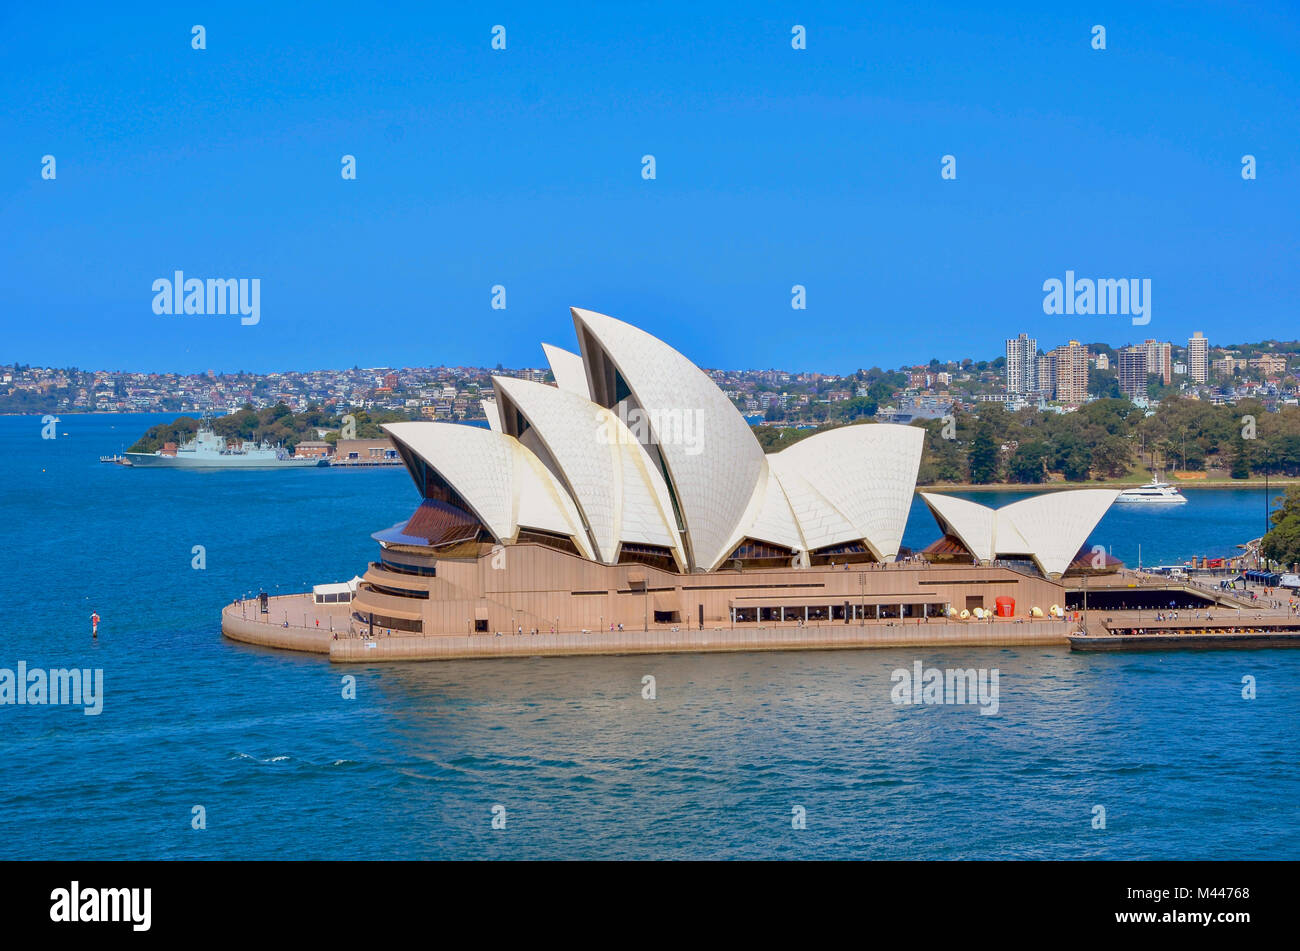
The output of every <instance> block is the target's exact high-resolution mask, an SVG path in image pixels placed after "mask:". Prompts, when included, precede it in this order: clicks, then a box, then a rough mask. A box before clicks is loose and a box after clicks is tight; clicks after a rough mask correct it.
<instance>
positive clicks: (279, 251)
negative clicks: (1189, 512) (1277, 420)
mask: <svg viewBox="0 0 1300 951" xmlns="http://www.w3.org/2000/svg"><path fill="white" fill-rule="evenodd" d="M793 16H794V14H789V13H787V12H785V11H781V10H777V9H774V8H763V7H755V8H749V9H746V10H745V11H738V12H736V13H733V14H731V15H729V16H728V17H727V18H725V20H723V21H719V20H718V18H717V17H715V16H713V15H710V14H708V13H707V12H705V11H702V10H698V9H695V8H691V7H686V6H684V5H682V6H677V7H673V6H671V5H670V6H669V7H663V6H662V5H660V6H657V7H656V10H655V16H654V17H650V18H647V17H645V16H644V15H642V13H641V12H640V11H637V10H635V9H620V8H608V7H606V8H593V9H589V10H583V11H582V12H581V14H580V15H579V14H578V13H577V12H576V11H574V12H573V15H570V16H565V15H564V14H563V12H562V11H561V12H559V13H557V12H556V11H554V10H552V11H547V12H546V13H545V14H544V15H543V14H542V13H540V12H539V11H536V10H533V9H531V8H529V7H527V6H526V5H515V4H509V3H508V4H506V5H504V6H503V7H501V8H499V9H495V10H493V11H492V12H491V13H490V14H479V13H476V12H474V11H463V10H450V11H438V12H437V13H436V15H435V14H434V13H433V12H432V11H430V10H428V9H425V8H421V7H418V6H412V7H410V8H408V9H401V10H398V11H395V12H394V13H392V14H391V15H389V16H386V17H377V16H372V15H370V14H369V13H366V12H364V11H348V10H338V11H335V12H334V13H333V14H332V15H331V16H329V17H319V18H318V17H298V16H296V15H294V14H292V13H289V12H280V11H275V10H273V9H269V8H262V7H256V6H252V5H248V6H244V7H238V8H235V9H232V10H230V11H227V12H224V13H223V15H222V16H221V18H220V19H219V20H217V19H214V20H213V22H211V23H207V24H205V28H206V34H205V35H206V43H205V46H204V47H203V48H202V49H194V48H192V45H191V23H190V22H187V21H182V20H180V19H179V18H175V17H159V16H157V15H155V14H152V13H146V12H143V11H132V10H125V11H117V12H115V13H114V14H113V15H112V16H109V15H108V14H107V13H105V12H102V11H97V10H93V9H87V10H85V11H83V15H80V16H77V17H72V18H69V19H68V20H67V21H66V22H63V23H48V22H45V20H44V18H43V16H42V15H41V14H40V13H39V12H38V11H34V10H22V9H17V10H14V11H10V13H9V16H8V18H7V25H6V30H5V31H4V36H3V38H0V43H2V44H3V49H4V53H5V63H6V66H7V68H6V69H5V70H4V71H3V73H0V76H3V79H0V82H2V83H3V86H2V87H0V89H3V92H4V93H5V97H4V98H5V101H8V102H13V103H34V102H39V103H40V104H41V107H40V108H39V109H24V110H20V111H15V112H14V113H13V114H11V115H10V116H9V117H8V119H7V132H8V134H7V135H6V143H5V144H6V147H5V149H4V150H3V152H2V153H0V171H3V175H0V227H4V229H5V231H6V233H8V234H11V235H15V236H17V237H18V240H16V241H15V242H13V245H14V246H13V250H12V253H11V254H10V255H7V256H6V259H5V261H4V262H3V263H0V288H3V292H4V296H5V301H6V305H7V317H8V321H7V336H8V340H7V342H8V344H9V346H10V348H11V352H15V353H19V354H21V355H22V358H23V359H25V360H28V361H30V362H32V363H40V364H51V365H69V364H72V365H79V366H82V365H87V364H89V363H92V362H95V363H104V364H107V365H116V366H130V365H135V366H167V367H173V368H176V369H178V370H185V371H198V370H203V369H207V368H208V367H210V366H216V367H235V366H239V367H242V368H244V369H247V370H251V371H257V372H265V371H268V370H272V369H275V368H280V367H284V366H287V365H290V364H294V365H298V366H342V365H352V364H354V363H355V364H358V365H381V364H387V363H396V362H415V361H409V360H399V359H396V358H395V357H394V356H393V354H394V352H395V350H394V346H395V342H400V344H399V345H400V347H401V348H402V349H403V350H404V351H405V352H411V351H413V350H419V351H425V352H434V351H435V350H436V352H437V353H438V354H439V355H440V356H439V358H440V359H442V360H445V361H446V362H449V363H453V364H470V363H474V362H478V361H480V360H484V359H487V358H489V353H488V345H487V343H486V341H484V340H483V338H482V336H481V327H482V325H483V324H485V323H488V322H490V323H491V325H492V326H493V328H494V332H495V333H494V335H495V336H497V338H498V339H497V340H496V341H494V342H493V348H494V349H493V351H492V353H491V357H495V358H496V359H500V360H501V361H502V362H504V363H510V364H516V365H519V364H524V363H529V362H534V361H535V360H536V359H537V358H536V356H535V349H534V347H533V345H532V344H530V343H528V342H526V341H531V340H533V339H535V337H537V336H540V337H542V338H543V339H550V338H553V337H556V336H557V335H558V338H557V339H554V341H553V342H555V343H556V344H558V345H561V346H572V345H573V341H572V340H571V339H570V338H569V336H568V333H567V330H566V328H564V327H562V326H558V325H556V324H555V323H554V322H553V315H554V314H555V313H557V312H563V309H564V308H566V307H568V306H570V305H577V306H586V307H593V308H597V309H601V310H605V311H609V312H616V313H619V314H622V315H624V316H625V317H627V318H628V319H629V320H634V321H636V322H637V323H638V324H639V325H642V326H646V327H647V328H649V329H650V330H652V331H654V332H656V333H661V334H663V335H665V336H668V337H671V338H672V339H674V340H677V341H679V343H680V345H681V346H682V348H683V351H684V352H689V353H690V354H691V356H692V359H694V360H696V361H697V362H698V363H700V364H701V365H706V366H728V365H730V366H737V365H739V366H768V365H773V364H775V363H777V362H785V363H788V364H790V365H795V366H814V365H816V366H819V367H820V368H821V369H822V370H824V371H825V372H837V373H846V372H849V371H851V370H852V369H854V367H853V366H850V365H848V363H841V360H845V359H852V360H853V361H854V362H856V363H860V364H861V365H865V366H871V365H882V366H883V365H885V364H888V363H893V362H895V361H896V358H895V357H894V356H893V354H895V353H899V352H904V353H918V352H919V351H922V350H924V351H928V352H926V353H924V354H923V355H918V359H927V358H929V357H930V356H934V357H938V358H940V359H950V358H952V357H953V356H955V355H958V354H964V353H969V352H972V351H973V350H975V349H977V348H979V347H981V346H982V345H983V343H984V342H986V341H988V340H989V339H998V338H1001V337H1007V336H1014V335H1015V333H1018V332H1019V331H1020V330H1025V329H1029V330H1031V331H1032V333H1033V335H1034V336H1035V337H1037V338H1039V339H1047V338H1052V339H1059V340H1062V341H1064V340H1069V339H1077V340H1088V339H1093V340H1105V341H1109V342H1110V343H1112V344H1114V345H1119V344H1120V343H1122V342H1124V340H1125V339H1126V338H1127V337H1129V336H1130V335H1131V334H1132V333H1133V330H1134V327H1133V324H1132V322H1131V320H1130V319H1129V318H1127V317H1123V316H1105V317H1103V316H1078V315H1068V310H1067V312H1066V314H1063V315H1061V316H1048V315H1047V314H1045V313H1044V285H1045V282H1049V281H1052V280H1059V278H1060V277H1061V275H1063V274H1071V273H1074V274H1078V275H1084V276H1086V277H1087V278H1088V279H1096V280H1099V281H1102V280H1106V279H1119V280H1121V281H1123V280H1132V281H1140V282H1143V286H1145V282H1147V281H1149V282H1150V289H1151V296H1150V297H1149V298H1144V302H1145V305H1146V307H1147V311H1146V312H1144V316H1143V317H1142V318H1141V319H1150V321H1151V323H1150V324H1149V325H1146V326H1144V327H1142V328H1141V329H1142V331H1144V333H1143V336H1152V335H1158V336H1160V337H1162V338H1165V339H1175V340H1180V339H1183V338H1185V337H1186V336H1188V335H1189V333H1190V331H1192V330H1194V329H1196V328H1198V327H1199V328H1201V329H1203V330H1204V331H1205V333H1206V334H1207V335H1209V336H1210V337H1211V338H1217V339H1222V338H1224V337H1226V336H1227V335H1228V334H1229V333H1232V334H1242V335H1244V336H1247V337H1264V336H1270V335H1273V334H1275V333H1276V332H1277V331H1276V328H1278V327H1281V326H1286V325H1287V323H1288V322H1289V321H1292V320H1293V319H1294V288H1293V286H1292V282H1291V281H1290V270H1291V258H1292V255H1291V253H1290V252H1291V247H1292V245H1293V241H1292V232H1293V225H1292V223H1293V222H1294V221H1295V220H1296V217H1297V212H1300V195H1297V193H1296V191H1295V190H1294V189H1293V188H1290V187H1289V186H1288V184H1287V183H1288V182H1289V181H1290V180H1292V179H1293V177H1294V175H1295V173H1296V171H1297V169H1296V165H1297V162H1300V157H1297V156H1296V154H1295V150H1294V148H1293V147H1292V146H1293V140H1294V133H1293V129H1294V125H1295V118H1296V116H1295V107H1294V103H1295V102H1296V101H1300V78H1298V77H1297V76H1296V74H1295V71H1294V69H1293V68H1292V62H1293V59H1292V55H1291V53H1292V50H1293V48H1294V46H1295V40H1296V37H1297V35H1298V34H1300V22H1298V21H1297V15H1296V13H1295V11H1293V10H1290V9H1287V8H1286V7H1284V6H1282V5H1280V4H1279V5H1271V6H1265V7H1264V8H1262V9H1259V10H1256V11H1255V15H1254V16H1253V17H1249V18H1248V17H1242V16H1240V15H1238V14H1237V13H1236V12H1235V11H1232V10H1229V9H1223V10H1195V11H1188V10H1186V9H1183V8H1180V7H1173V6H1166V5H1157V6H1156V7H1153V8H1149V9H1148V8H1144V9H1141V10H1135V9H1134V10H1130V9H1123V10H1113V11H1104V10H1099V11H1097V12H1096V13H1095V14H1092V13H1090V14H1089V15H1088V18H1083V17H1080V16H1076V15H1073V14H1068V13H1063V12H1056V11H1047V10H1043V9H1040V8H1038V7H1036V6H1035V5H1032V4H1028V3H1022V4H1013V5H1009V6H1007V7H1005V8H1003V9H1001V10H980V11H968V10H964V9H961V8H960V7H957V6H955V5H947V4H928V5H923V7H921V8H917V7H911V8H908V9H906V10H878V11H873V13H872V16H871V18H870V19H869V20H866V19H863V18H862V17H861V16H860V13H859V11H857V10H856V9H855V8H853V7H852V6H850V5H834V4H833V5H829V6H826V7H820V8H818V9H817V10H816V11H809V13H808V14H807V15H806V17H804V15H802V14H801V15H800V16H801V17H803V19H802V20H801V21H800V23H799V25H800V26H802V27H803V28H805V29H806V46H805V47H804V48H794V47H792V43H791V30H792V26H793V25H794V22H795V21H794V20H792V17H793ZM557 17H558V19H557ZM1092 17H1096V18H1097V19H1098V20H1099V21H1101V22H1102V23H1104V24H1105V26H1106V28H1107V43H1106V46H1105V49H1097V48H1094V46H1093V42H1092V41H1093V33H1092V27H1093V20H1092V19H1091V18H1092ZM192 19H197V20H202V15H201V14H198V13H196V14H194V15H193V17H192ZM1171 19H1172V20H1176V21H1177V22H1178V23H1179V24H1180V29H1179V31H1178V32H1177V33H1176V34H1171V33H1170V32H1169V30H1168V28H1167V26H1168V23H1169V22H1170V21H1171ZM494 25H502V26H503V28H504V29H505V31H506V32H507V33H508V37H509V40H508V43H507V44H506V48H504V49H493V47H492V39H493V33H492V29H493V27H494ZM34 37H40V40H39V42H37V41H34V40H33V38H34ZM91 38H93V39H91ZM290 38H292V41H291V42H289V41H288V40H289V39H290ZM122 49H147V50H149V51H150V53H149V55H148V56H141V57H128V58H125V59H124V58H123V57H122V56H121V55H120V51H121V50H122ZM325 49H328V50H329V51H330V53H329V56H328V57H325V56H323V55H322V54H321V52H320V51H321V50H325ZM864 64H873V65H872V66H871V68H865V67H864ZM307 77H310V81H309V80H308V78H307ZM593 80H595V81H593ZM593 129H599V130H600V134H599V135H597V136H593V135H592V130H593ZM1247 156H1249V157H1250V162H1251V169H1252V171H1253V174H1256V176H1257V177H1255V178H1252V179H1248V178H1246V177H1244V176H1243V173H1244V172H1245V171H1246V166H1245V165H1244V164H1243V162H1244V160H1245V157H1247ZM46 157H48V158H49V159H50V162H49V163H47V162H46V161H45V159H46ZM647 157H651V158H652V159H653V165H654V177H653V178H647V177H643V176H644V174H645V173H646V172H647V165H646V162H645V160H646V158H647ZM948 157H950V158H951V159H952V161H951V163H949V162H948V161H947V160H946V159H947V158H948ZM349 158H350V159H351V160H352V162H353V165H352V171H353V172H355V177H354V178H349V177H347V172H348V159H349ZM47 171H48V172H50V173H51V177H45V173H46V172H47ZM948 171H951V172H952V175H953V176H955V177H947V174H946V173H947V172H948ZM575 208H580V209H581V214H574V209H575ZM177 271H181V272H183V273H184V274H185V275H187V276H193V278H195V279H198V280H203V281H214V280H217V281H222V280H234V281H252V280H256V281H259V282H260V284H259V290H260V299H259V300H260V306H259V312H258V314H257V321H256V323H254V324H252V325H245V324H244V322H243V319H241V318H240V317H238V316H235V317H232V316H201V315H200V314H199V313H190V314H185V313H181V314H171V315H167V314H165V313H157V312H155V309H154V307H153V304H154V301H155V297H156V292H155V290H154V286H155V284H156V283H157V282H158V281H160V280H166V279H170V278H171V277H172V275H173V274H174V273H175V272H177ZM796 288H798V289H800V290H796ZM498 289H500V290H499V291H498ZM796 300H798V301H799V303H800V304H801V305H803V306H804V307H805V309H795V308H793V307H792V304H793V303H795V302H796ZM495 304H503V305H504V309H494V305H495ZM245 319H251V318H245ZM1134 319H1137V318H1134ZM882 327H887V328H888V333H884V334H882V333H881V328H882ZM792 328H798V332H797V333H792V332H790V331H791V329H792ZM492 362H496V360H495V359H493V361H492Z"/></svg>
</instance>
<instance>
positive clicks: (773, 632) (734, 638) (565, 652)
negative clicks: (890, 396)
mask: <svg viewBox="0 0 1300 951" xmlns="http://www.w3.org/2000/svg"><path fill="white" fill-rule="evenodd" d="M1072 630H1074V627H1073V626H1072V625H1069V624H1066V623H1064V622H1061V621H1055V622H1052V621H1044V622H1037V623H1028V622H1026V623H1020V624H1017V623H992V624H989V623H979V622H975V623H970V624H963V623H960V622H944V623H936V622H931V623H929V624H915V623H912V624H906V625H904V624H896V625H894V626H889V625H868V626H853V625H830V626H826V627H820V628H767V629H762V628H753V627H750V628H747V629H740V630H705V631H685V630H683V631H678V632H676V633H673V632H668V631H649V632H641V631H624V632H617V631H616V632H614V633H610V632H608V631H593V632H592V633H590V634H537V635H530V634H523V635H519V634H505V635H502V636H501V637H496V636H495V635H492V634H486V635H485V634H476V635H472V636H466V635H454V634H443V635H434V636H430V637H403V636H393V637H380V638H376V639H374V640H361V639H358V638H340V639H339V640H337V641H330V642H329V655H330V660H332V661H338V662H340V663H374V662H378V661H403V660H452V659H457V658H483V657H538V656H542V657H555V656H571V655H593V654H674V653H712V652H727V651H764V650H847V649H862V648H882V647H920V648H933V647H1020V646H1030V645H1035V646H1052V647H1062V646H1067V645H1068V644H1069V641H1068V639H1067V635H1068V634H1069V633H1070V631H1072Z"/></svg>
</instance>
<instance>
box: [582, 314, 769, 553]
mask: <svg viewBox="0 0 1300 951" xmlns="http://www.w3.org/2000/svg"><path fill="white" fill-rule="evenodd" d="M571 310H572V313H573V318H574V326H575V329H576V330H577V331H578V339H579V342H580V344H581V346H582V355H583V360H584V362H585V364H586V367H587V379H588V383H589V384H590V386H591V390H592V398H593V399H594V400H595V401H596V402H598V403H600V404H601V405H603V406H607V407H613V406H615V404H616V403H617V402H619V400H617V398H616V396H617V394H616V390H615V387H614V379H615V373H616V372H617V374H619V375H621V376H622V378H623V380H624V382H625V383H626V384H627V386H628V388H629V389H630V390H631V393H632V397H633V399H634V400H635V402H636V404H637V406H638V408H639V409H640V410H641V411H642V412H643V413H645V414H646V421H647V424H648V425H647V426H646V428H647V429H648V431H649V440H648V441H649V442H650V443H651V445H652V447H653V449H652V452H651V458H652V459H653V458H654V455H655V453H657V454H658V455H659V456H660V457H661V458H662V460H663V463H664V469H665V473H666V476H667V478H668V479H669V480H670V481H671V483H672V488H673V490H674V492H675V494H676V498H677V502H678V505H679V508H680V512H681V517H682V520H683V522H684V523H685V528H686V532H687V535H688V537H689V540H690V555H691V559H692V565H691V567H692V568H694V569H696V570H709V569H711V568H713V567H714V566H715V565H717V564H718V563H719V562H720V561H721V560H722V559H723V558H724V557H725V556H726V555H727V554H728V552H729V551H730V549H729V548H728V547H727V545H728V542H729V541H730V539H731V538H732V536H733V534H734V530H735V527H736V525H737V524H739V523H740V522H741V520H742V518H743V516H744V515H745V513H746V511H747V510H748V508H749V505H750V502H751V500H752V499H753V497H754V493H755V490H756V489H757V488H758V485H759V480H760V477H761V474H762V471H763V450H762V447H760V446H759V444H758V440H756V439H755V438H754V434H753V432H752V430H750V428H749V425H748V424H747V423H746V422H745V420H744V418H743V417H742V416H741V415H740V413H739V411H737V409H736V407H735V406H733V405H732V403H731V401H730V400H728V399H727V397H726V396H724V395H723V393H722V391H721V390H719V389H718V387H717V386H716V385H715V384H714V382H713V381H712V380H710V379H709V377H708V376H707V375H705V373H704V372H703V371H702V370H700V369H699V368H698V367H696V366H695V364H693V363H692V362H691V361H690V360H688V359H686V357H684V356H682V354H680V353H678V352H677V351H676V350H674V349H673V348H672V347H670V346H668V345H667V344H666V343H664V342H663V341H661V340H659V339H657V338H655V337H653V336H651V335H650V334H648V333H646V332H645V331H644V330H640V329H639V328H636V327H633V326H632V325H631V324H626V323H624V322H623V321H621V320H615V319H614V318H613V317H607V316H605V315H604V314H597V313H594V312H592V311H589V310H580V309H578V308H572V309H571ZM625 405H626V404H625ZM634 428H639V427H634ZM637 434H638V435H641V434H640V433H639V432H638V433H637Z"/></svg>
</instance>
